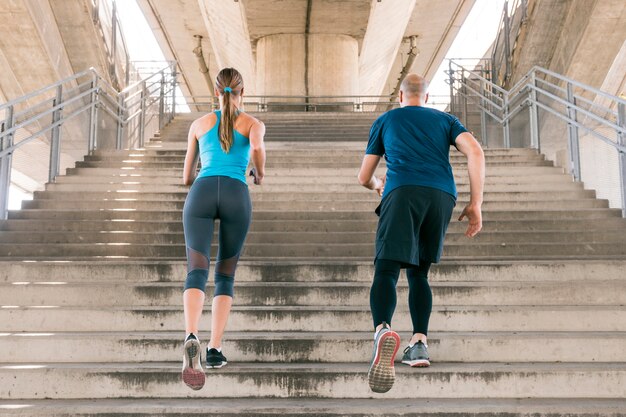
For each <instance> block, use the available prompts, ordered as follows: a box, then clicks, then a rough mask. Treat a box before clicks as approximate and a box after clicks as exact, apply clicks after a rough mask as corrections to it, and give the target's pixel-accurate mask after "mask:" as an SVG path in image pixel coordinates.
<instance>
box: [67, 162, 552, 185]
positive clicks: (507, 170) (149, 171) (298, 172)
mask: <svg viewBox="0 0 626 417" xmlns="http://www.w3.org/2000/svg"><path fill="white" fill-rule="evenodd" d="M453 168H456V167H453ZM358 170H359V167H358V166H349V167H346V168H341V167H332V166H329V167H325V168H324V167H311V168H303V167H301V166H300V165H298V166H294V167H274V168H272V169H267V172H266V176H267V177H271V176H296V177H305V176H311V175H313V176H332V177H345V178H351V179H353V181H356V180H355V179H354V178H356V175H357V174H358ZM182 172H183V166H182V164H181V165H178V166H173V167H172V168H163V167H154V168H148V167H145V166H124V167H120V166H116V165H112V166H110V167H91V168H68V169H67V175H76V174H79V175H95V176H101V175H110V174H112V175H119V174H121V173H126V174H138V175H142V176H143V175H147V176H151V175H156V176H177V177H178V178H182ZM383 172H384V170H383V169H381V170H380V172H377V173H378V174H379V175H382V174H383ZM558 174H560V175H563V169H562V168H558V167H553V166H527V165H520V166H511V167H507V166H505V165H503V166H490V167H488V169H487V171H486V176H487V178H490V177H496V176H505V177H509V178H512V177H516V176H523V175H558ZM455 176H458V177H462V178H465V177H467V167H466V166H461V165H459V166H458V168H457V169H455Z"/></svg>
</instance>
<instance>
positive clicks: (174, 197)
mask: <svg viewBox="0 0 626 417" xmlns="http://www.w3.org/2000/svg"><path fill="white" fill-rule="evenodd" d="M188 193H189V190H188V189H186V190H185V189H180V190H178V191H169V192H167V191H159V192H149V191H137V190H121V191H95V190H91V191H88V190H72V191H60V190H54V191H35V192H34V199H35V200H63V201H77V200H81V201H91V200H98V201H100V200H110V199H118V198H122V199H123V198H133V199H141V200H148V201H150V200H152V201H155V202H157V201H160V202H171V201H184V200H185V198H186V197H187V194H188ZM458 194H459V195H458V201H464V200H465V201H469V197H470V193H469V191H465V192H461V191H459V192H458ZM483 195H484V200H485V203H484V204H486V203H492V202H496V201H505V202H513V201H515V202H531V201H552V200H558V201H564V200H576V199H595V197H596V193H595V191H593V190H574V191H551V192H549V193H546V192H543V191H539V192H538V191H515V192H511V191H506V190H503V191H487V192H485V193H484V194H483ZM250 197H251V199H252V201H253V202H257V201H315V202H318V201H353V200H359V201H364V200H365V201H377V202H378V201H380V197H379V196H378V195H377V194H376V193H373V192H366V191H365V189H363V187H361V188H356V187H355V188H353V189H351V190H346V191H339V190H337V191H332V190H328V191H327V192H321V191H320V192H315V191H309V190H307V189H306V187H301V189H300V190H297V191H287V190H283V191H266V190H257V189H256V188H253V189H252V191H251V192H250Z"/></svg>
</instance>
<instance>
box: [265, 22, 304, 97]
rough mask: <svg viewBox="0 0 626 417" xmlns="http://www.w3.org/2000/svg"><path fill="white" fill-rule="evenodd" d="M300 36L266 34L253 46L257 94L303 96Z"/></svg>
mask: <svg viewBox="0 0 626 417" xmlns="http://www.w3.org/2000/svg"><path fill="white" fill-rule="evenodd" d="M304 38H305V36H304V35H303V34H280V35H270V36H265V37H263V38H261V39H259V41H258V43H257V46H256V59H257V61H256V68H257V83H256V84H257V91H258V94H259V95H290V96H291V95H296V96H303V95H305V94H306V88H305V84H304V73H305V69H304V61H305V59H304V58H305V57H304V49H305V48H304Z"/></svg>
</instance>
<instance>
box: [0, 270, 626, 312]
mask: <svg viewBox="0 0 626 417" xmlns="http://www.w3.org/2000/svg"><path fill="white" fill-rule="evenodd" d="M183 280H184V275H183V276H181V277H180V282H159V283H134V282H124V281H112V280H111V281H106V282H101V281H86V282H75V283H68V282H66V283H64V284H59V283H58V282H28V281H26V282H24V281H13V282H9V283H4V284H2V283H0V305H12V304H13V303H15V301H16V300H19V302H20V305H24V306H37V305H46V306H67V307H77V306H83V307H84V306H103V307H111V306H113V307H124V306H131V305H143V306H180V305H181V303H182V281H183ZM210 281H211V282H210V283H209V289H207V293H208V294H212V293H213V289H212V285H213V284H212V280H210ZM370 286H371V285H370V283H368V282H344V283H340V282H315V283H310V282H291V283H285V282H246V281H243V282H238V283H237V286H236V293H237V305H239V306H272V305H280V306H298V305H304V306H328V305H344V306H364V305H366V304H367V303H368V302H369V301H368V300H369V291H370ZM431 287H432V292H433V297H434V300H435V303H436V304H439V305H476V306H477V305H500V306H507V305H572V304H575V305H598V304H604V305H626V280H624V281H617V282H616V281H615V280H599V279H598V280H582V281H575V280H571V281H568V282H565V283H564V282H560V281H547V282H541V283H537V282H533V281H499V282H493V281H474V282H462V281H461V282H454V281H446V282H437V281H434V282H433V283H432V284H431ZM407 297H408V287H407V281H406V280H405V279H404V276H403V277H402V279H400V281H399V283H398V299H399V300H401V302H405V300H406V299H407ZM207 303H210V300H209V301H207Z"/></svg>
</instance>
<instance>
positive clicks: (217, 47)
mask: <svg viewBox="0 0 626 417" xmlns="http://www.w3.org/2000/svg"><path fill="white" fill-rule="evenodd" d="M198 4H199V5H200V11H201V12H202V17H203V20H204V25H205V27H206V30H207V32H208V34H209V39H210V40H211V45H212V47H213V52H214V53H215V58H216V60H217V65H218V67H219V68H225V67H234V68H236V69H237V70H238V71H239V72H240V73H241V75H242V76H243V78H244V82H245V89H246V93H247V94H248V95H254V92H255V91H256V85H255V84H256V71H255V64H254V56H253V54H252V44H251V42H250V31H249V30H248V22H247V20H246V12H245V7H244V4H243V2H241V1H237V2H235V1H219V2H218V1H213V0H198Z"/></svg>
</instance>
